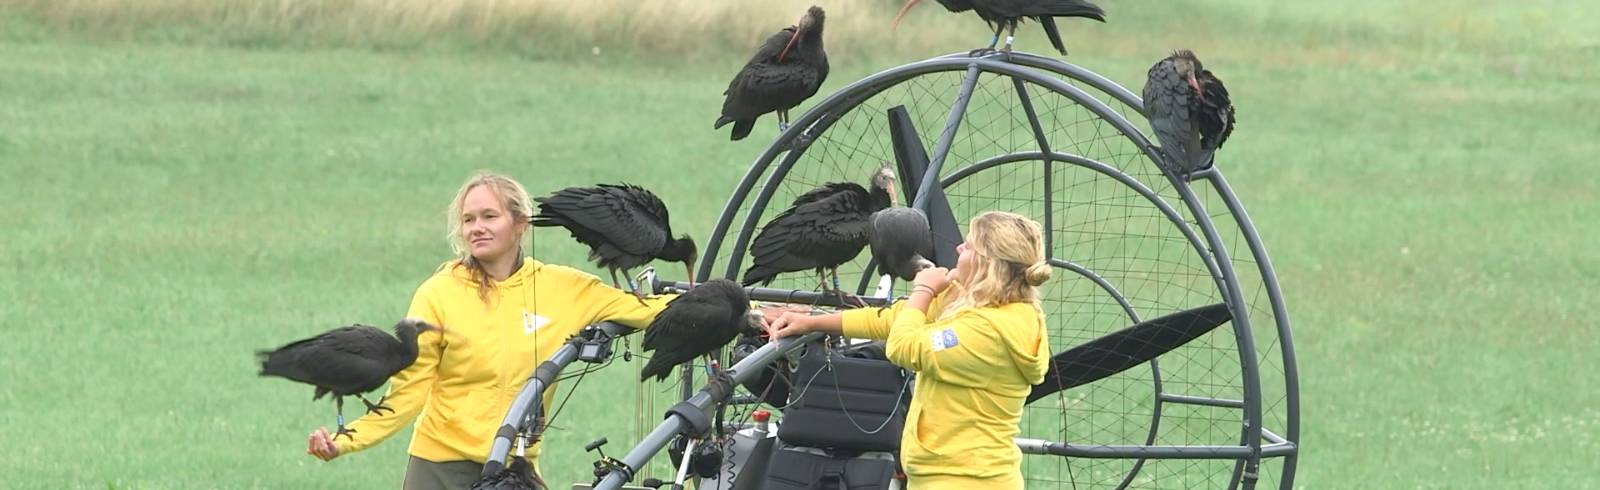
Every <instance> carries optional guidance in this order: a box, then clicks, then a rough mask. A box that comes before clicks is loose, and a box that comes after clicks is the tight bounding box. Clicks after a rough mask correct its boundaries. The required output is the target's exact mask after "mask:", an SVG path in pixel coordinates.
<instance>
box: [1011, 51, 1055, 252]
mask: <svg viewBox="0 0 1600 490" xmlns="http://www.w3.org/2000/svg"><path fill="white" fill-rule="evenodd" d="M1011 84H1012V85H1013V86H1014V87H1016V89H1017V99H1018V101H1020V102H1021V103H1022V112H1023V113H1024V114H1026V115H1027V116H1028V126H1031V127H1033V139H1035V140H1038V141H1039V153H1040V154H1041V155H1044V157H1045V158H1044V223H1043V226H1044V230H1045V231H1044V256H1045V257H1046V258H1050V257H1055V250H1056V248H1055V244H1056V241H1055V235H1056V234H1055V231H1054V230H1055V221H1056V220H1055V216H1056V206H1055V203H1056V200H1055V166H1054V165H1051V164H1050V154H1051V153H1053V152H1052V151H1050V139H1049V138H1046V137H1045V132H1044V125H1043V124H1040V122H1039V113H1038V112H1036V111H1034V109H1033V97H1030V96H1028V86H1027V85H1026V84H1024V83H1023V82H1022V79H1021V78H1017V77H1011Z"/></svg>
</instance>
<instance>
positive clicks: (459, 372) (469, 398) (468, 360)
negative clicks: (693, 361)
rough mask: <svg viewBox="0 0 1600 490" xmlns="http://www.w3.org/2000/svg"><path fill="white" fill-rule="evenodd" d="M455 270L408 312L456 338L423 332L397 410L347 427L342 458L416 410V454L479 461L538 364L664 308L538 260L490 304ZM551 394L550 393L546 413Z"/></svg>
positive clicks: (393, 397) (426, 286) (399, 384)
mask: <svg viewBox="0 0 1600 490" xmlns="http://www.w3.org/2000/svg"><path fill="white" fill-rule="evenodd" d="M457 264H458V263H457V262H456V261H451V262H447V263H445V265H443V266H441V267H440V270H439V272H438V273H436V274H434V275H433V277H430V278H428V280H427V281H424V282H423V283H422V285H421V286H418V287H417V292H416V295H415V296H414V297H413V298H412V300H411V308H410V309H409V310H408V311H407V312H406V316H410V317H417V318H421V319H422V320H424V321H427V322H428V323H432V324H434V325H438V326H441V327H443V328H445V329H447V330H449V331H451V332H452V334H451V335H448V336H444V335H441V334H440V333H438V332H425V333H423V334H422V335H421V336H418V338H417V344H418V348H417V351H418V353H417V362H416V363H415V364H412V365H411V367H408V368H406V369H405V370H403V371H400V372H399V373H396V374H395V375H394V377H392V378H390V379H389V391H388V394H386V395H385V396H386V397H387V398H386V399H385V400H384V404H385V405H388V406H389V407H392V408H393V409H394V412H392V413H391V412H384V413H383V414H381V415H380V414H367V415H365V416H362V417H361V418H359V419H357V420H356V421H354V422H353V423H351V424H350V428H352V429H355V431H356V432H355V434H353V436H354V437H353V438H350V439H346V438H340V440H339V441H337V442H336V443H337V444H338V447H339V453H340V454H349V453H351V452H355V451H360V450H362V449H366V448H367V447H370V446H372V445H373V444H377V443H378V442H380V441H382V440H384V439H386V438H388V437H389V436H391V435H394V434H395V433H396V432H399V431H400V429H401V427H403V426H405V425H406V424H408V423H410V422H411V421H412V420H413V419H414V418H416V417H417V415H418V414H419V413H420V414H422V420H421V421H420V422H418V423H417V430H416V433H415V434H413V435H412V438H411V449H410V453H411V455H413V456H416V457H419V458H422V459H425V460H428V461H435V462H444V461H460V460H470V461H475V462H478V463H482V462H484V461H485V460H487V459H488V457H489V445H490V442H492V441H493V440H494V434H495V430H496V429H498V428H499V426H500V422H501V421H502V420H503V419H504V417H505V415H506V411H507V410H509V409H510V408H511V401H512V400H513V399H515V398H516V396H517V391H518V390H521V389H522V385H523V384H524V383H525V382H526V381H527V379H528V376H529V375H530V374H531V373H533V369H534V367H536V366H538V365H539V363H541V362H544V361H545V360H547V359H549V358H550V356H551V355H553V354H555V352H556V350H557V349H560V348H561V346H562V345H563V344H564V343H565V342H566V340H567V339H568V338H570V337H572V336H573V335H575V334H577V333H578V331H579V330H582V329H583V327H585V326H588V325H591V324H594V323H596V322H600V321H603V320H611V321H614V322H617V323H620V324H623V325H627V326H630V327H634V328H644V327H645V326H647V325H649V324H650V321H651V320H653V319H654V318H655V316H656V314H657V313H659V312H660V311H661V309H662V308H664V307H665V306H666V300H667V298H665V297H652V298H649V299H647V300H646V302H647V303H648V305H641V304H639V301H638V300H637V299H634V297H633V296H632V295H630V294H628V293H626V292H623V291H620V290H618V289H615V288H612V287H611V286H610V285H607V284H602V283H601V282H600V280H599V278H597V277H595V276H594V275H592V274H588V273H585V272H582V271H579V270H577V269H573V268H570V267H563V266H558V265H549V264H542V263H539V262H537V261H534V260H533V259H532V258H529V259H526V260H524V261H523V265H522V267H521V268H520V269H518V270H517V271H516V272H514V273H512V274H511V276H510V277H507V278H506V280H504V281H500V282H497V283H496V284H495V286H494V288H493V290H492V291H491V292H490V295H489V296H490V298H491V300H492V301H491V302H490V303H489V304H488V305H485V304H484V302H483V300H482V299H480V297H479V296H478V286H477V283H476V282H474V281H473V280H472V279H470V277H469V276H468V275H467V272H466V269H465V268H462V267H460V266H458V265H457ZM555 391H556V390H554V389H551V390H546V391H545V396H544V404H545V406H546V407H549V406H551V405H550V403H551V399H552V398H553V396H554V395H555ZM538 454H539V446H538V445H535V446H534V447H532V448H530V449H529V454H528V456H529V458H530V459H532V460H533V461H537V459H536V458H537V457H538Z"/></svg>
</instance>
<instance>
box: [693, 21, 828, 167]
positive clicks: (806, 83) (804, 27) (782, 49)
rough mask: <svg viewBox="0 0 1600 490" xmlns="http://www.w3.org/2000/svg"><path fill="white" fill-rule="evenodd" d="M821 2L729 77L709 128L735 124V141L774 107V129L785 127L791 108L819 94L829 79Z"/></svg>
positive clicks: (762, 47) (748, 131) (771, 39)
mask: <svg viewBox="0 0 1600 490" xmlns="http://www.w3.org/2000/svg"><path fill="white" fill-rule="evenodd" d="M823 19H824V15H823V12H822V8H821V7H817V6H812V7H811V8H810V9H808V10H806V14H805V16H803V17H801V18H800V22H799V23H798V24H797V25H794V26H790V27H785V28H784V29H783V30H781V31H778V33H776V34H773V35H772V37H769V38H767V41H766V42H765V43H763V44H762V45H761V48H760V49H758V50H756V54H755V56H752V57H750V61H749V62H747V63H745V65H744V68H742V69H740V70H739V73H738V74H737V75H734V76H733V81H731V82H728V90H726V91H724V92H723V95H726V96H727V98H725V99H724V100H723V101H722V116H721V117H718V118H717V123H716V125H715V126H713V129H722V126H724V125H727V124H728V123H730V122H731V123H733V135H732V138H731V139H733V140H734V141H738V140H741V139H744V137H746V136H749V135H750V130H751V128H754V127H755V124H756V118H759V117H761V115H763V114H766V113H769V112H773V111H777V113H778V130H779V131H783V130H785V129H788V127H789V109H793V108H794V107H795V106H798V105H800V103H801V102H804V101H805V100H806V99H809V98H811V96H813V95H816V94H817V89H818V88H821V87H822V82H823V81H825V80H827V79H828V53H827V52H825V51H823V49H822V24H823Z"/></svg>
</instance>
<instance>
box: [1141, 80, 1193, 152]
mask: <svg viewBox="0 0 1600 490" xmlns="http://www.w3.org/2000/svg"><path fill="white" fill-rule="evenodd" d="M1192 93H1193V90H1191V89H1190V88H1189V84H1188V83H1187V82H1186V81H1185V80H1184V79H1183V77H1182V76H1180V75H1178V71H1177V69H1176V68H1174V67H1173V66H1172V61H1171V59H1170V58H1169V59H1165V60H1162V61H1161V62H1159V63H1156V65H1155V66H1153V67H1151V68H1150V72H1149V77H1148V78H1147V79H1146V80H1145V85H1144V94H1143V95H1144V109H1145V115H1146V116H1147V117H1148V118H1149V120H1150V129H1151V130H1153V131H1154V132H1155V134H1156V139H1157V140H1159V141H1160V142H1161V150H1162V152H1163V153H1165V157H1166V159H1167V160H1169V161H1168V162H1165V163H1166V165H1167V167H1168V168H1171V169H1173V170H1175V171H1188V170H1193V169H1195V168H1196V166H1195V165H1194V162H1195V161H1196V158H1198V156H1199V154H1200V152H1201V151H1202V150H1201V146H1200V133H1199V128H1198V127H1197V124H1196V121H1195V116H1194V112H1195V109H1196V107H1195V105H1194V101H1195V98H1194V97H1193V96H1191V94H1192Z"/></svg>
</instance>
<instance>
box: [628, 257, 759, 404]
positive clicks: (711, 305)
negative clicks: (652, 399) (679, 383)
mask: <svg viewBox="0 0 1600 490" xmlns="http://www.w3.org/2000/svg"><path fill="white" fill-rule="evenodd" d="M752 313H753V315H752ZM760 315H761V313H760V312H758V311H751V310H750V296H749V295H748V294H747V293H745V290H744V288H743V287H741V286H739V284H738V283H735V282H733V281H729V280H727V279H713V280H710V281H706V282H705V283H703V284H700V285H698V286H695V287H693V288H691V289H689V291H688V292H686V293H683V294H682V295H679V296H678V297H676V298H672V300H671V301H669V302H667V308H666V309H665V310H662V311H661V313H660V314H658V315H656V319H655V321H652V322H650V326H649V327H647V328H645V330H644V344H643V346H644V350H645V351H653V352H655V354H652V355H651V356H650V361H649V362H646V363H645V365H644V370H643V372H642V374H641V375H640V378H639V379H640V380H641V381H643V380H647V379H650V377H651V376H654V377H655V378H656V380H657V381H660V380H663V379H666V378H667V375H668V374H671V373H672V368H673V367H674V366H677V365H679V364H683V363H685V362H689V361H692V360H694V359H695V358H696V357H700V356H702V355H705V354H709V353H710V352H711V351H713V350H716V349H717V348H719V347H722V346H724V345H727V344H728V342H732V341H733V339H735V338H737V337H738V336H739V334H740V333H752V334H753V333H757V332H760V330H761V327H760V326H759V325H760V321H761V316H760Z"/></svg>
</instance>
